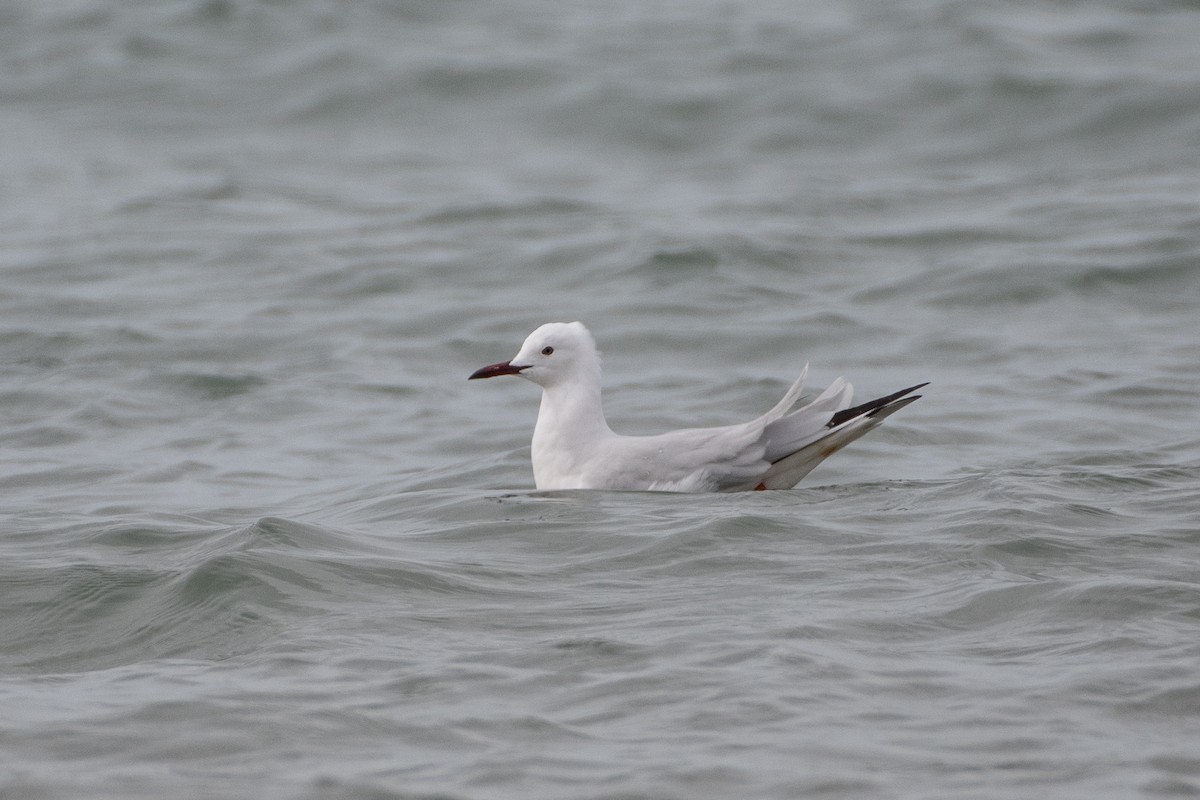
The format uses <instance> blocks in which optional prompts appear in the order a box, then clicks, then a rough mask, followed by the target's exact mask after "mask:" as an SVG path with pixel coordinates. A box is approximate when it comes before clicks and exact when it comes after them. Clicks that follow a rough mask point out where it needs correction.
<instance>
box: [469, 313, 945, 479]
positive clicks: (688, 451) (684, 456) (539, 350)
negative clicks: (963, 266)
mask: <svg viewBox="0 0 1200 800" xmlns="http://www.w3.org/2000/svg"><path fill="white" fill-rule="evenodd" d="M497 375H519V376H521V377H522V378H525V379H527V380H530V381H533V382H534V383H536V384H538V385H539V386H541V387H542V405H541V408H540V409H539V410H538V418H537V424H536V425H535V426H534V429H533V448H532V459H533V479H534V483H536V484H537V488H538V489H539V490H554V489H628V490H642V491H673V492H737V491H747V490H752V489H759V490H761V489H790V488H792V487H793V486H795V485H796V484H797V483H799V482H800V479H801V478H803V477H804V476H805V475H807V474H808V473H809V472H810V471H811V470H812V468H813V467H815V466H816V465H817V464H820V463H821V462H822V461H824V460H825V459H826V458H828V457H829V456H831V455H833V454H834V453H836V452H837V451H838V450H840V449H842V448H843V447H845V446H846V445H848V444H849V443H850V442H852V441H854V440H855V439H857V438H858V437H860V436H862V435H863V434H865V433H867V432H868V431H870V430H873V429H874V428H876V427H878V426H879V424H880V423H882V422H883V420H884V418H885V417H888V416H890V415H892V414H894V413H895V412H897V411H899V410H900V409H901V408H903V407H904V406H906V405H908V404H909V403H911V402H913V401H914V400H916V399H917V398H919V397H920V395H913V394H911V392H914V391H916V390H917V389H919V388H921V387H922V386H925V385H926V384H924V383H921V384H918V385H916V386H910V387H909V388H907V389H902V390H900V391H899V392H896V393H894V394H890V395H888V396H887V397H881V398H879V399H877V400H872V401H870V402H869V403H863V404H862V405H859V406H855V407H853V408H850V400H851V397H852V396H853V392H854V389H853V387H851V385H850V384H849V383H847V382H846V380H845V379H844V378H838V379H837V380H835V381H834V382H833V383H832V384H830V385H829V388H827V389H826V390H825V391H823V392H821V394H820V395H818V396H817V398H816V399H815V400H813V401H812V402H811V403H809V404H807V405H805V406H802V407H801V408H798V409H796V410H795V411H792V412H791V413H790V414H789V413H788V410H789V409H790V408H791V407H792V406H793V405H795V404H796V402H797V401H798V400H799V399H800V393H801V391H802V390H803V389H804V379H805V377H806V376H807V375H808V366H807V365H806V366H805V367H804V371H803V372H801V373H800V377H799V378H797V379H796V382H795V383H793V384H792V387H791V388H790V389H788V390H787V393H786V394H785V395H784V396H783V399H782V400H780V401H779V402H778V403H777V404H776V405H775V407H774V408H772V409H771V410H770V411H768V412H767V413H766V414H763V415H762V416H761V417H758V418H757V419H754V420H751V421H750V422H744V423H741V424H739V425H728V426H724V427H718V428H686V429H684V430H678V431H671V432H670V433H663V434H659V435H656V436H622V435H620V434H617V433H613V431H612V429H611V428H609V427H608V422H607V421H606V420H605V419H604V410H603V408H602V406H601V403H600V354H599V353H598V352H597V351H596V343H595V340H594V339H592V334H591V333H590V332H589V331H588V329H587V328H585V327H584V326H583V324H582V323H580V322H570V323H566V322H549V323H547V324H545V325H543V326H541V327H540V328H538V329H537V330H535V331H534V332H533V333H531V334H529V337H528V338H526V339H525V343H524V344H523V345H521V350H520V352H518V353H517V354H516V356H514V357H513V358H512V360H511V361H503V362H500V363H499V364H492V365H490V366H486V367H483V368H482V369H479V370H477V371H476V372H474V373H473V374H472V375H471V377H470V380H474V379H476V378H493V377H496V376H497Z"/></svg>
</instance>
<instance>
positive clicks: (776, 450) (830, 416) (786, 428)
mask: <svg viewBox="0 0 1200 800" xmlns="http://www.w3.org/2000/svg"><path fill="white" fill-rule="evenodd" d="M928 385H929V384H928V383H919V384H917V385H916V386H910V387H908V388H907V389H901V390H900V391H898V392H894V393H893V394H889V395H887V396H886V397H880V398H878V399H875V400H871V401H869V402H866V403H863V404H861V405H857V406H854V407H853V408H841V409H831V408H830V403H831V402H832V403H836V404H837V405H842V404H845V403H849V402H850V392H851V390H850V385H849V384H847V383H845V382H844V381H842V380H841V379H840V378H839V379H838V380H837V381H834V384H833V385H831V386H830V387H829V389H826V390H825V392H823V393H822V394H821V396H820V397H818V398H817V399H816V400H814V401H813V402H812V403H810V404H809V405H807V406H805V407H803V408H800V409H798V410H796V411H794V412H792V413H791V414H788V415H787V416H786V417H783V418H782V419H778V420H775V421H774V422H772V423H771V424H769V425H767V427H766V429H765V430H764V431H763V433H764V435H765V436H766V437H767V459H768V460H769V461H770V462H771V468H770V469H769V470H767V473H766V475H765V476H764V477H763V480H762V482H761V483H759V484H758V486H756V487H755V488H760V489H790V488H791V487H793V486H795V485H796V484H797V483H799V482H800V480H801V479H802V478H804V476H805V475H807V474H808V473H809V472H811V471H812V469H813V467H815V466H817V464H820V463H821V462H822V461H824V460H825V459H827V458H829V457H830V456H831V455H833V454H834V453H836V452H837V451H838V450H841V449H842V448H843V447H845V446H846V445H848V444H850V443H851V442H853V441H854V440H855V439H858V438H859V437H861V436H863V435H864V434H866V433H869V432H870V431H872V430H874V429H875V428H877V427H879V425H880V424H881V423H882V422H883V421H884V419H886V418H887V417H890V416H891V415H892V414H895V413H896V412H897V411H899V410H900V409H902V408H904V407H905V406H907V405H908V404H909V403H912V402H913V401H915V400H918V399H920V397H921V395H919V394H912V393H913V392H915V391H916V390H917V389H920V388H921V387H922V386H928ZM831 412H832V413H831Z"/></svg>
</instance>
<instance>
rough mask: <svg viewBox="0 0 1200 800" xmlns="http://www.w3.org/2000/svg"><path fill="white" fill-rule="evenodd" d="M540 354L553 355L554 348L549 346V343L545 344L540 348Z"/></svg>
mask: <svg viewBox="0 0 1200 800" xmlns="http://www.w3.org/2000/svg"><path fill="white" fill-rule="evenodd" d="M542 355H544V356H549V355H554V348H553V347H551V346H550V345H546V346H545V347H543V348H542Z"/></svg>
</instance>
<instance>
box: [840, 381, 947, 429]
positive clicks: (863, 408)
mask: <svg viewBox="0 0 1200 800" xmlns="http://www.w3.org/2000/svg"><path fill="white" fill-rule="evenodd" d="M928 385H929V381H925V382H924V383H918V384H917V385H916V386H910V387H908V388H907V389H901V390H900V391H898V392H894V393H892V394H889V395H888V396H887V397H880V398H877V399H875V400H869V401H867V402H865V403H863V404H862V405H860V406H854V407H853V408H845V409H842V410H841V411H839V412H837V413H836V414H834V415H833V416H832V417H831V418H830V420H829V422H826V423H825V427H826V428H836V427H837V426H838V425H841V424H842V423H843V422H849V421H850V420H852V419H855V418H856V417H864V416H865V417H870V416H873V415H874V414H875V413H876V412H877V411H879V410H880V409H881V408H884V407H885V406H888V405H890V404H892V403H894V402H896V401H897V400H899V399H900V398H901V397H904V396H905V395H907V394H910V393H912V392H915V391H916V390H917V389H920V388H921V387H922V386H928ZM919 397H921V395H916V397H910V398H908V400H909V402H911V401H913V400H916V399H918V398H919Z"/></svg>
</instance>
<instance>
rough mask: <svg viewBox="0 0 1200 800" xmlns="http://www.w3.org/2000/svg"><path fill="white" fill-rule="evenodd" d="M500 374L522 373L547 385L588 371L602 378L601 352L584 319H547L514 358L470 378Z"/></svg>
mask: <svg viewBox="0 0 1200 800" xmlns="http://www.w3.org/2000/svg"><path fill="white" fill-rule="evenodd" d="M497 375H520V376H521V377H522V378H525V379H526V380H530V381H533V382H534V383H536V384H538V385H539V386H541V387H542V388H543V389H549V388H550V387H551V386H555V385H557V384H559V383H563V382H565V381H576V380H580V379H581V378H582V377H583V376H585V375H594V376H595V378H594V379H595V380H599V376H600V354H599V353H598V352H597V351H596V341H595V340H594V339H593V338H592V334H591V332H589V331H588V329H587V328H585V327H584V326H583V323H582V322H547V323H546V324H545V325H543V326H542V327H540V328H538V329H537V330H536V331H534V332H533V333H531V334H529V336H527V337H526V338H525V343H524V344H522V345H521V349H520V351H519V352H518V353H517V354H516V355H515V356H513V358H512V360H511V361H502V362H500V363H499V364H491V365H489V366H486V367H483V368H482V369H479V370H476V371H475V372H474V373H473V374H472V375H471V377H470V378H469V380H474V379H476V378H494V377H496V376H497Z"/></svg>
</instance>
